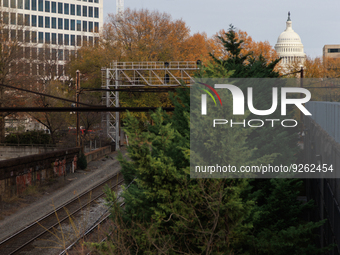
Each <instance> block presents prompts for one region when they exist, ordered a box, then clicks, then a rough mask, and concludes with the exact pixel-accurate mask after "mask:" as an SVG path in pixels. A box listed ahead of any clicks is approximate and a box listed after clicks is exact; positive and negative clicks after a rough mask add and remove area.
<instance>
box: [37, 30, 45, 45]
mask: <svg viewBox="0 0 340 255" xmlns="http://www.w3.org/2000/svg"><path fill="white" fill-rule="evenodd" d="M38 38H39V41H38V42H39V43H44V33H43V32H39V37H38Z"/></svg>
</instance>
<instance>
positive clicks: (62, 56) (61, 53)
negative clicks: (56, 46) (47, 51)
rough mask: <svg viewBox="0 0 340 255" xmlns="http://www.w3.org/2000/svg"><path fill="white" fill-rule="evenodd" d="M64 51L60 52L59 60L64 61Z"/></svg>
mask: <svg viewBox="0 0 340 255" xmlns="http://www.w3.org/2000/svg"><path fill="white" fill-rule="evenodd" d="M63 53H64V51H63V50H61V49H60V50H58V59H59V60H64V54H63ZM59 68H60V66H59Z"/></svg>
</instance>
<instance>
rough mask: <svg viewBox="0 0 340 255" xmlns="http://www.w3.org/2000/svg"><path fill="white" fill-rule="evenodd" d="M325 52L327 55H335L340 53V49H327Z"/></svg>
mask: <svg viewBox="0 0 340 255" xmlns="http://www.w3.org/2000/svg"><path fill="white" fill-rule="evenodd" d="M327 52H328V53H336V52H340V49H328V50H327Z"/></svg>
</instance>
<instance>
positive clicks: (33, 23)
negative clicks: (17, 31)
mask: <svg viewBox="0 0 340 255" xmlns="http://www.w3.org/2000/svg"><path fill="white" fill-rule="evenodd" d="M36 26H37V16H36V15H32V27H36Z"/></svg>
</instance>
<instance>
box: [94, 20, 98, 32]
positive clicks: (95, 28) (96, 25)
mask: <svg viewBox="0 0 340 255" xmlns="http://www.w3.org/2000/svg"><path fill="white" fill-rule="evenodd" d="M94 32H95V33H99V23H98V22H95V23H94Z"/></svg>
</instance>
